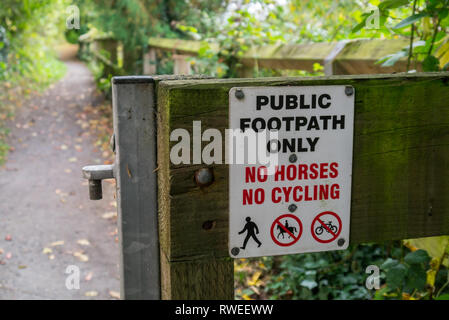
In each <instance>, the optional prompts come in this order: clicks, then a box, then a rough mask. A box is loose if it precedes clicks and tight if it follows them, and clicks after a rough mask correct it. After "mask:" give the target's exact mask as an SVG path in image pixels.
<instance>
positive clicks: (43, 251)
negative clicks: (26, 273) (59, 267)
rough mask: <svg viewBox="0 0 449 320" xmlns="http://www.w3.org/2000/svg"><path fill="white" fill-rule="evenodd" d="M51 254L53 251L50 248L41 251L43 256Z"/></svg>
mask: <svg viewBox="0 0 449 320" xmlns="http://www.w3.org/2000/svg"><path fill="white" fill-rule="evenodd" d="M52 252H53V250H52V249H51V248H44V249H43V250H42V253H43V254H49V253H52Z"/></svg>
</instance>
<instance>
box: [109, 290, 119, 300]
mask: <svg viewBox="0 0 449 320" xmlns="http://www.w3.org/2000/svg"><path fill="white" fill-rule="evenodd" d="M109 295H110V296H111V297H112V298H114V299H120V292H117V291H113V290H109Z"/></svg>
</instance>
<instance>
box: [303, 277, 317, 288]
mask: <svg viewBox="0 0 449 320" xmlns="http://www.w3.org/2000/svg"><path fill="white" fill-rule="evenodd" d="M299 285H300V286H302V287H305V288H307V289H309V290H312V289H313V288H315V287H316V286H318V284H317V283H316V281H314V280H307V279H305V280H302V281H301V283H300V284H299Z"/></svg>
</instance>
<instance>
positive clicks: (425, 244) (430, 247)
mask: <svg viewBox="0 0 449 320" xmlns="http://www.w3.org/2000/svg"><path fill="white" fill-rule="evenodd" d="M404 242H405V243H406V244H407V245H411V246H414V247H416V248H418V249H423V250H425V251H427V253H428V254H429V255H430V256H431V257H433V258H436V259H441V257H442V256H443V254H444V252H445V250H446V248H449V236H439V237H428V238H418V239H409V240H404ZM442 263H443V264H444V265H445V266H446V267H447V266H449V263H448V259H447V258H446V259H445V260H444V261H443V262H442Z"/></svg>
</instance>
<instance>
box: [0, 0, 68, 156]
mask: <svg viewBox="0 0 449 320" xmlns="http://www.w3.org/2000/svg"><path fill="white" fill-rule="evenodd" d="M65 5H66V1H65V0H41V1H31V0H2V4H1V6H0V164H1V163H2V162H4V160H5V157H6V155H7V152H8V150H9V146H8V145H7V144H6V142H5V139H6V137H7V135H8V131H7V130H6V129H5V128H4V121H5V120H7V119H9V118H11V116H12V114H13V112H14V110H13V108H12V106H13V105H14V100H16V99H17V98H16V97H17V96H24V95H25V96H26V95H27V94H28V93H29V92H30V90H32V89H33V90H41V89H43V88H44V87H46V86H47V85H48V84H50V83H51V82H53V81H55V80H57V79H59V78H60V77H62V75H63V74H64V73H65V65H64V64H62V63H61V62H59V61H58V60H57V59H56V57H55V52H54V51H53V49H52V48H53V47H54V44H55V43H56V41H57V39H58V35H59V34H60V33H61V30H62V28H63V27H64V20H63V19H62V17H61V16H60V12H64V11H63V10H62V9H63V8H64V7H65Z"/></svg>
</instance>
